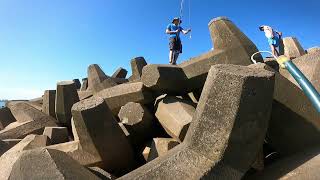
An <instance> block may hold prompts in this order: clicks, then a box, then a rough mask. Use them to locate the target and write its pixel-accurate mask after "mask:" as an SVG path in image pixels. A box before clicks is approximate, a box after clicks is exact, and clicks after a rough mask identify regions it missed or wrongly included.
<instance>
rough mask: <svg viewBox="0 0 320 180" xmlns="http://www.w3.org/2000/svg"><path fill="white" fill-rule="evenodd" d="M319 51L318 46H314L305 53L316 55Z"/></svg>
mask: <svg viewBox="0 0 320 180" xmlns="http://www.w3.org/2000/svg"><path fill="white" fill-rule="evenodd" d="M319 51H320V47H318V46H315V47H312V48H309V49H307V53H308V54H312V53H316V52H319Z"/></svg>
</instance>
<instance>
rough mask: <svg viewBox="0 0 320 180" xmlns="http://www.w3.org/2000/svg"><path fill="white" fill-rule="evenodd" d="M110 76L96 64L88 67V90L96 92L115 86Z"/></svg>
mask: <svg viewBox="0 0 320 180" xmlns="http://www.w3.org/2000/svg"><path fill="white" fill-rule="evenodd" d="M116 85H117V83H116V82H114V81H113V80H112V79H111V78H110V77H108V76H107V75H106V74H105V73H104V72H103V71H102V69H101V68H100V66H99V65H97V64H92V65H90V66H89V67H88V90H90V91H92V92H93V93H97V92H99V91H101V90H103V89H106V88H110V87H113V86H116Z"/></svg>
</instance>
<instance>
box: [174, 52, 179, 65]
mask: <svg viewBox="0 0 320 180" xmlns="http://www.w3.org/2000/svg"><path fill="white" fill-rule="evenodd" d="M178 58H179V51H174V60H173V65H176V64H177V60H178Z"/></svg>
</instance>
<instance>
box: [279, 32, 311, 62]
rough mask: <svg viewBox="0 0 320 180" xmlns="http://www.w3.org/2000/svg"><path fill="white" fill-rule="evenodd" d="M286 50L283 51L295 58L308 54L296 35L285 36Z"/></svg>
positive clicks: (284, 44) (284, 53)
mask: <svg viewBox="0 0 320 180" xmlns="http://www.w3.org/2000/svg"><path fill="white" fill-rule="evenodd" d="M283 46H284V52H283V53H281V54H283V55H285V56H287V57H288V58H290V59H294V58H297V57H300V56H303V55H305V54H306V52H305V50H304V49H303V48H302V46H301V44H300V43H299V41H298V39H297V38H295V37H286V38H283Z"/></svg>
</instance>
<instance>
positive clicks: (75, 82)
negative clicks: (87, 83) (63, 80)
mask: <svg viewBox="0 0 320 180" xmlns="http://www.w3.org/2000/svg"><path fill="white" fill-rule="evenodd" d="M72 81H73V82H74V84H76V87H77V89H79V90H80V88H81V82H80V80H79V79H73V80H72Z"/></svg>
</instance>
